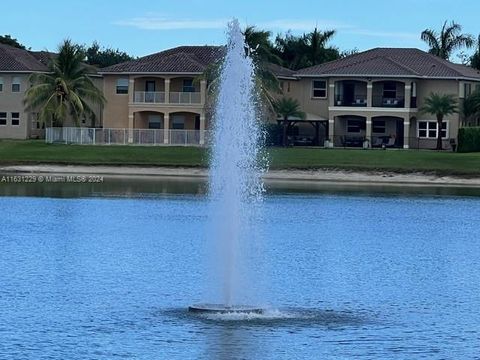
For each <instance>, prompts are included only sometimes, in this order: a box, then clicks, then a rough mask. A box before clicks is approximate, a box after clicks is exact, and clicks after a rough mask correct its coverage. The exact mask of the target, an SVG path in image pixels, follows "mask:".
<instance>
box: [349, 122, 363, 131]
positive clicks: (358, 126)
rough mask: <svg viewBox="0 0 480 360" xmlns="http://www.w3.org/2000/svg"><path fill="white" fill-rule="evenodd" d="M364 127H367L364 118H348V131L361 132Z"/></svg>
mask: <svg viewBox="0 0 480 360" xmlns="http://www.w3.org/2000/svg"><path fill="white" fill-rule="evenodd" d="M362 129H365V121H363V120H347V132H349V133H359V132H360V131H361V130H362Z"/></svg>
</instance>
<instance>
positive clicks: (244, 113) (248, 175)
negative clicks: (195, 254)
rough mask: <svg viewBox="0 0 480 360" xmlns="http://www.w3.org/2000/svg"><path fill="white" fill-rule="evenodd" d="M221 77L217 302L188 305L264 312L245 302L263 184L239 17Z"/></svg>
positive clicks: (214, 202) (214, 159)
mask: <svg viewBox="0 0 480 360" xmlns="http://www.w3.org/2000/svg"><path fill="white" fill-rule="evenodd" d="M219 80H220V82H219V84H218V95H217V105H216V109H215V115H214V129H213V130H214V139H213V144H212V154H211V166H210V203H211V218H212V242H213V244H212V245H213V247H212V252H213V254H214V257H215V258H216V261H215V262H216V267H215V276H214V277H215V282H216V283H217V284H219V285H218V288H219V291H218V293H219V294H217V295H218V296H217V298H216V300H217V301H218V302H219V303H215V304H200V305H193V306H190V308H189V310H190V311H197V312H199V311H200V312H220V313H224V312H255V313H261V312H262V311H263V310H262V308H261V307H257V306H247V305H244V304H245V303H246V302H248V301H252V300H251V298H250V297H249V296H248V290H249V289H250V288H251V286H250V285H252V282H251V281H250V279H251V277H252V276H250V274H249V271H250V268H251V266H249V261H251V256H250V255H251V254H249V251H251V248H252V246H251V245H252V242H253V241H255V231H254V226H253V223H254V220H255V218H256V215H257V214H258V213H257V210H258V205H259V204H260V203H261V200H262V194H263V183H262V180H261V174H262V167H261V166H260V165H259V161H258V160H259V157H260V149H261V147H260V140H261V129H260V126H259V124H258V119H257V105H258V100H257V94H256V89H255V67H254V64H253V61H252V59H251V58H250V56H249V55H248V51H246V45H245V39H244V36H243V34H242V32H241V30H240V25H239V23H238V20H233V21H232V22H231V23H229V26H228V45H227V53H226V56H225V59H224V62H223V66H222V69H221V76H220V78H219Z"/></svg>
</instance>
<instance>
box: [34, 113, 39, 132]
mask: <svg viewBox="0 0 480 360" xmlns="http://www.w3.org/2000/svg"><path fill="white" fill-rule="evenodd" d="M37 129H40V120H39V114H38V113H32V130H37Z"/></svg>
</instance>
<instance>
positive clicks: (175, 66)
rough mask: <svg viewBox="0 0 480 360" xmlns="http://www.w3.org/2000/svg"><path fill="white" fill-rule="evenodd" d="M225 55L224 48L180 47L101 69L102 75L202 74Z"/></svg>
mask: <svg viewBox="0 0 480 360" xmlns="http://www.w3.org/2000/svg"><path fill="white" fill-rule="evenodd" d="M223 53H224V47H223V46H179V47H176V48H173V49H169V50H165V51H161V52H158V53H155V54H152V55H147V56H144V57H141V58H139V59H136V60H132V61H127V62H124V63H120V64H116V65H112V66H109V67H106V68H103V69H100V73H117V72H124V73H149V72H151V73H178V72H185V73H202V72H203V71H205V69H206V68H207V67H208V66H209V65H210V64H212V63H214V62H216V61H218V60H220V59H221V58H222V56H223Z"/></svg>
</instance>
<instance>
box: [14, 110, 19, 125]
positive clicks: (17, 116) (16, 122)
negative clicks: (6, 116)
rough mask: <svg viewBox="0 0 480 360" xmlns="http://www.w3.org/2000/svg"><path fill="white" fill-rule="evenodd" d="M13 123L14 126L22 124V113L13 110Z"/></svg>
mask: <svg viewBox="0 0 480 360" xmlns="http://www.w3.org/2000/svg"><path fill="white" fill-rule="evenodd" d="M12 125H13V126H18V125H20V113H18V112H12Z"/></svg>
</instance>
